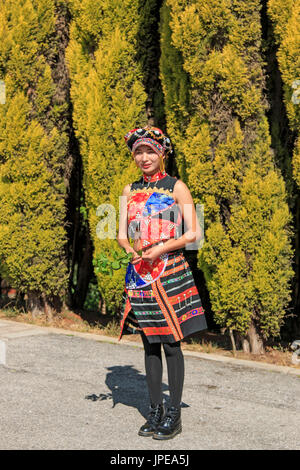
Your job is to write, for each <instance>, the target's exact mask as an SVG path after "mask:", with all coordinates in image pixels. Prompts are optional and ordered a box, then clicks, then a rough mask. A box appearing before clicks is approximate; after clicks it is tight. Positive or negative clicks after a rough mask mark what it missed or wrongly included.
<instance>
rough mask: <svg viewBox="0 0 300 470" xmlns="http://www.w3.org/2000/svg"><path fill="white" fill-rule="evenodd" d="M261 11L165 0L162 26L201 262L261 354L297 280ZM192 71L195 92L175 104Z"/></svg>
mask: <svg viewBox="0 0 300 470" xmlns="http://www.w3.org/2000/svg"><path fill="white" fill-rule="evenodd" d="M260 8H261V6H260V2H259V0H245V1H244V2H240V1H237V0H235V1H232V2H226V1H225V2H220V1H218V0H208V1H206V2H201V1H199V0H192V1H187V0H180V1H179V0H166V1H165V4H164V6H163V10H162V12H163V15H162V19H163V24H162V26H161V30H162V32H163V34H162V36H161V49H162V59H161V78H162V82H163V89H164V93H165V97H166V115H167V127H168V131H169V133H170V135H171V137H172V138H173V140H174V142H175V144H176V147H177V149H178V151H179V152H178V153H179V154H180V156H179V165H178V166H179V168H180V171H181V176H182V179H184V180H185V181H186V183H187V184H188V186H189V188H190V189H191V192H192V195H193V197H194V201H195V202H196V203H197V202H203V203H204V212H205V243H204V245H203V248H202V249H201V250H199V253H198V257H199V258H198V261H199V263H198V265H199V268H200V269H202V270H203V272H204V274H205V278H206V282H207V287H208V290H209V293H210V300H211V304H212V310H213V312H214V315H215V320H216V321H217V323H219V324H220V325H221V326H222V327H226V328H228V329H230V330H233V331H236V332H237V333H238V335H239V336H241V337H242V339H243V345H244V348H245V349H247V348H249V347H250V348H251V350H252V351H253V352H259V351H262V350H263V341H264V340H265V339H267V338H269V337H270V336H276V335H278V334H279V331H280V327H281V325H282V323H283V321H284V315H285V313H286V312H285V308H286V307H287V305H288V302H289V300H290V281H291V278H292V276H293V270H292V267H291V264H292V248H291V241H290V238H291V229H290V222H291V216H290V213H289V208H288V205H287V201H286V189H285V183H284V181H283V178H282V176H281V174H280V171H279V169H278V168H277V167H276V165H275V163H274V159H273V156H272V152H271V149H270V143H271V142H270V133H269V126H268V121H267V118H266V110H267V109H268V104H267V102H266V99H265V96H264V94H263V88H264V83H265V76H264V69H263V62H262V57H261V50H260V47H261V25H260ZM169 28H170V32H168V30H169ZM172 57H176V58H178V59H177V63H178V64H179V66H178V69H177V70H178V71H177V70H176V67H174V66H173V65H172ZM181 58H182V67H181V66H180V60H181ZM185 74H187V75H188V82H189V96H188V97H187V98H185V97H184V98H183V99H182V98H179V97H178V96H176V95H175V99H174V93H172V91H171V90H172V86H173V84H174V83H179V84H180V83H182V82H183V79H184V77H185ZM184 80H185V81H187V80H186V79H184ZM183 88H184V89H185V87H184V86H183ZM177 89H178V90H180V86H179V87H177ZM176 113H177V116H178V114H179V113H181V114H183V115H184V116H185V120H184V121H183V120H182V119H181V118H180V117H178V118H177V117H176ZM175 129H177V131H176V130H175Z"/></svg>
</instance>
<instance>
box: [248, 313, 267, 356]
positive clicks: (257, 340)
mask: <svg viewBox="0 0 300 470" xmlns="http://www.w3.org/2000/svg"><path fill="white" fill-rule="evenodd" d="M248 338H249V342H250V348H251V353H252V354H264V352H265V348H264V344H263V340H262V338H261V337H260V336H259V333H258V331H257V328H256V326H255V324H254V322H253V321H252V322H251V324H250V327H249V330H248Z"/></svg>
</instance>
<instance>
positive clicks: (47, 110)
mask: <svg viewBox="0 0 300 470" xmlns="http://www.w3.org/2000/svg"><path fill="white" fill-rule="evenodd" d="M0 5H1V21H0V24H1V29H0V78H1V79H2V80H4V81H5V86H6V103H5V104H3V105H0V200H1V204H0V258H1V275H2V276H3V277H5V278H6V279H7V280H8V282H9V283H10V284H11V285H12V286H14V287H15V288H17V289H18V290H19V291H20V292H22V293H26V294H27V296H28V306H29V308H30V309H31V310H32V312H33V313H34V314H35V313H40V312H44V311H45V312H46V313H47V314H48V315H49V316H51V315H52V313H53V312H54V311H59V310H60V308H61V306H62V302H63V300H64V298H65V294H66V288H67V282H68V271H67V262H66V256H65V246H66V230H65V224H66V221H65V216H66V207H65V197H66V188H67V183H68V166H69V165H70V157H69V154H68V150H69V135H68V134H69V123H68V120H67V116H68V102H67V100H66V94H65V93H66V91H65V90H68V86H66V83H65V78H66V75H65V73H64V69H63V67H62V62H61V57H60V52H61V45H60V27H59V22H61V20H62V16H63V15H62V14H61V13H62V11H63V5H62V2H55V1H53V0H50V1H49V0H21V1H20V2H18V3H17V4H16V3H15V2H12V1H10V0H6V1H4V0H1V2H0Z"/></svg>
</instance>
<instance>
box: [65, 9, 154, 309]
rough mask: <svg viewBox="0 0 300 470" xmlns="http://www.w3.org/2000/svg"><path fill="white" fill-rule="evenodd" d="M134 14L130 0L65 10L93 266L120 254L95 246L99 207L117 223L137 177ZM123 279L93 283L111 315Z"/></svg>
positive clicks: (105, 244)
mask: <svg viewBox="0 0 300 470" xmlns="http://www.w3.org/2000/svg"><path fill="white" fill-rule="evenodd" d="M138 6H139V2H138V1H137V0H130V1H129V0H126V1H120V0H102V1H101V2H97V4H95V2H93V1H91V0H83V1H82V0H81V1H78V0H73V1H72V2H71V7H72V9H71V10H72V22H71V28H70V43H69V46H68V49H67V62H68V66H69V70H70V75H71V99H72V101H73V107H74V114H73V119H74V127H75V132H76V136H77V138H78V140H79V143H80V151H81V155H82V160H83V168H84V175H83V186H84V190H85V201H86V207H87V210H88V221H89V227H90V233H91V237H92V240H93V244H94V258H96V257H97V256H98V255H99V254H100V253H101V252H105V253H108V254H109V253H110V252H111V250H112V249H116V250H120V248H119V246H118V244H117V242H116V240H112V239H109V238H107V239H99V238H98V236H97V233H96V228H97V224H98V223H99V221H100V218H99V217H98V216H97V215H96V210H97V208H98V206H100V205H101V204H111V205H112V206H113V208H115V210H116V215H117V216H118V209H119V196H120V195H121V193H122V189H123V187H124V185H125V184H127V183H129V182H130V181H133V180H134V179H135V178H136V177H137V176H138V175H139V173H138V171H137V168H136V166H135V164H134V162H133V160H132V158H131V156H130V153H129V152H128V150H127V148H126V145H125V141H124V135H125V133H126V132H127V131H128V130H129V129H131V128H132V127H136V126H140V125H143V124H146V115H145V101H146V94H145V91H144V88H143V86H142V73H141V70H140V66H139V64H138V63H137V62H136V61H135V57H136V38H137V31H138V27H139V15H138ZM116 228H118V227H116ZM113 235H114V236H116V233H114V234H113ZM124 274H125V271H124V270H120V271H115V272H114V275H113V277H112V278H109V277H107V276H105V275H102V274H99V275H98V281H99V289H100V292H101V295H102V297H103V298H104V299H105V300H106V305H107V306H108V308H109V309H111V310H113V309H115V308H116V307H118V306H119V305H120V302H121V294H122V291H123V287H124Z"/></svg>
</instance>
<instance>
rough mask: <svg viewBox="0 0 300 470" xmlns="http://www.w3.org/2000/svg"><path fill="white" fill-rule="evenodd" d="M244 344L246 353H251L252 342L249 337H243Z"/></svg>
mask: <svg viewBox="0 0 300 470" xmlns="http://www.w3.org/2000/svg"><path fill="white" fill-rule="evenodd" d="M242 346H243V351H244V352H245V353H250V344H249V341H248V340H247V338H242Z"/></svg>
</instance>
